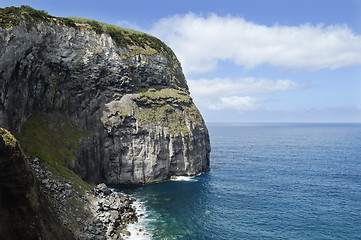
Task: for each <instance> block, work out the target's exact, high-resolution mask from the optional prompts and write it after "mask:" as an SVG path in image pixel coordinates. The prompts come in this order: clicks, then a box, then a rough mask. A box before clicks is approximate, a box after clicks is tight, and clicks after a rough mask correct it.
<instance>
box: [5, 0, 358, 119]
mask: <svg viewBox="0 0 361 240" xmlns="http://www.w3.org/2000/svg"><path fill="white" fill-rule="evenodd" d="M20 5H29V6H31V7H33V8H36V9H39V10H45V11H47V12H48V13H49V14H51V15H54V16H59V17H68V16H77V17H85V18H90V19H95V20H99V21H102V22H106V23H110V24H115V25H119V26H122V27H128V28H132V29H136V30H140V31H143V32H146V33H149V34H152V35H154V36H156V37H158V38H160V39H161V40H162V41H163V42H165V43H166V44H167V45H168V46H170V47H171V48H172V50H173V51H174V52H175V54H176V55H177V57H178V59H179V60H180V62H181V65H182V68H183V72H184V74H185V76H186V79H187V81H188V85H189V88H190V92H191V96H192V98H193V100H194V102H195V103H196V105H197V107H198V108H199V110H200V112H201V113H202V115H203V117H204V119H205V120H206V122H358V123H359V122H361V1H359V0H219V1H212V0H207V1H206V0H183V1H176V0H103V1H99V0H98V1H93V0H87V1H83V0H81V1H76V0H73V1H69V0H63V1H53V0H41V1H40V0H38V1H37V0H33V1H26V0H24V1H16V0H0V7H7V6H20Z"/></svg>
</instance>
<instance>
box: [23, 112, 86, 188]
mask: <svg viewBox="0 0 361 240" xmlns="http://www.w3.org/2000/svg"><path fill="white" fill-rule="evenodd" d="M88 135H89V134H88V133H86V132H83V131H80V130H79V128H78V127H77V126H75V125H74V124H72V123H71V122H70V121H68V120H67V119H65V117H62V116H50V115H47V114H44V113H40V112H38V113H35V114H33V115H32V116H30V118H29V119H28V120H27V121H26V122H25V124H24V125H23V127H22V129H21V133H20V138H19V139H20V142H21V144H22V145H23V147H24V149H25V151H26V154H27V155H28V156H32V157H38V158H39V159H40V161H42V162H43V163H44V164H45V165H46V166H47V167H48V169H49V170H50V171H51V172H52V173H53V175H54V176H56V177H61V178H62V177H64V178H66V179H68V180H71V181H72V182H73V187H74V188H75V189H76V190H78V191H84V190H89V186H88V184H86V183H85V182H84V181H82V180H81V179H80V177H79V176H78V175H76V174H75V173H74V172H72V171H71V170H69V169H68V168H67V167H66V166H69V163H70V161H76V159H77V158H76V156H75V155H76V151H77V150H78V148H79V144H78V141H79V138H82V137H87V136H88Z"/></svg>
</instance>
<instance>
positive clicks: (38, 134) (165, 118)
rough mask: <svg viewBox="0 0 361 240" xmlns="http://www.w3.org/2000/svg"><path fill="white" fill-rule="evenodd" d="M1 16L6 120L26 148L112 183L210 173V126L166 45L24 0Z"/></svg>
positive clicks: (1, 104) (0, 84) (0, 87)
mask: <svg viewBox="0 0 361 240" xmlns="http://www.w3.org/2000/svg"><path fill="white" fill-rule="evenodd" d="M0 15H1V21H0V126H2V127H5V128H7V129H9V130H11V131H12V132H13V133H14V134H15V135H16V136H17V137H18V138H19V139H20V141H21V143H22V145H23V147H24V149H25V151H26V153H28V154H29V155H31V156H36V157H39V159H40V160H41V161H43V162H45V163H46V165H47V166H48V167H49V168H50V169H52V171H54V172H59V171H60V170H59V169H58V166H59V165H64V166H66V167H68V168H70V169H71V170H73V171H74V172H76V173H77V174H79V175H80V176H81V177H82V178H83V179H85V180H86V181H88V182H90V183H99V182H105V183H106V184H110V185H118V184H145V183H152V182H159V181H163V180H167V179H169V178H170V177H171V176H172V175H187V176H191V175H196V174H198V173H200V172H202V171H205V170H207V168H208V166H209V152H210V144H209V137H208V132H207V128H206V126H205V123H204V121H203V119H202V116H201V114H200V113H199V111H198V109H197V108H196V106H195V105H194V103H193V101H192V99H191V97H190V95H189V90H188V87H187V83H186V80H185V78H184V75H183V73H182V69H181V66H180V63H179V62H178V60H177V58H176V56H175V55H174V53H173V52H172V51H171V50H170V48H169V47H167V46H166V45H165V44H164V43H163V42H161V41H160V40H158V39H157V38H154V37H152V36H150V35H147V34H144V33H140V32H137V31H133V30H129V29H124V28H119V27H117V26H113V25H109V24H103V23H99V22H96V21H93V20H87V19H77V18H56V17H53V16H50V15H48V14H47V13H46V12H44V11H37V10H34V9H31V8H29V7H24V6H23V7H21V8H14V7H11V8H5V9H1V12H0ZM59 174H61V172H59Z"/></svg>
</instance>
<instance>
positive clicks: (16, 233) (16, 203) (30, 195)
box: [0, 128, 74, 239]
mask: <svg viewBox="0 0 361 240" xmlns="http://www.w3.org/2000/svg"><path fill="white" fill-rule="evenodd" d="M0 212H1V214H0V236H1V239H74V236H73V235H72V234H71V233H70V232H69V230H67V229H66V228H64V227H63V226H62V224H61V223H60V222H59V221H58V219H57V218H56V215H55V213H54V212H53V210H52V209H51V208H50V203H49V202H48V199H47V197H46V196H45V194H44V193H43V191H41V188H40V182H38V180H37V179H36V177H35V176H34V174H33V172H32V171H31V168H30V166H29V161H28V159H27V158H26V157H25V156H24V154H23V151H22V149H21V147H20V145H19V142H18V141H17V140H16V139H15V138H14V136H13V135H12V134H10V132H8V131H7V130H5V129H3V128H0ZM29 226H31V227H29Z"/></svg>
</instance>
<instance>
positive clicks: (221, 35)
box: [150, 13, 361, 74]
mask: <svg viewBox="0 0 361 240" xmlns="http://www.w3.org/2000/svg"><path fill="white" fill-rule="evenodd" d="M150 32H151V33H152V34H153V35H155V36H157V37H159V38H160V39H162V40H163V41H165V42H166V43H167V44H169V45H170V46H171V48H172V49H173V50H174V51H175V53H176V54H177V56H178V58H179V59H180V61H181V63H182V65H183V69H184V71H185V73H186V74H191V73H206V72H209V71H213V70H215V69H216V68H217V66H218V62H219V61H222V60H231V61H233V62H234V63H236V64H238V65H240V66H243V67H245V68H253V67H255V66H257V65H260V64H263V63H268V64H270V65H273V66H278V67H281V68H285V69H288V70H292V71H305V70H306V71H313V70H319V69H324V68H327V69H336V68H340V67H346V66H353V65H359V64H361V44H360V43H361V36H360V35H356V34H355V33H354V32H352V30H351V29H350V28H348V27H347V26H346V25H332V26H324V25H322V24H318V25H311V24H304V25H300V26H280V25H274V26H265V25H259V24H256V23H252V22H248V21H246V20H245V19H243V18H239V17H232V16H226V17H220V16H217V15H215V14H211V15H209V16H207V17H203V16H198V15H195V14H192V13H189V14H185V15H175V16H172V17H169V18H164V19H161V20H160V21H158V22H157V23H156V24H155V25H154V27H153V28H152V29H151V30H150Z"/></svg>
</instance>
